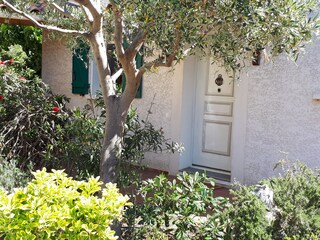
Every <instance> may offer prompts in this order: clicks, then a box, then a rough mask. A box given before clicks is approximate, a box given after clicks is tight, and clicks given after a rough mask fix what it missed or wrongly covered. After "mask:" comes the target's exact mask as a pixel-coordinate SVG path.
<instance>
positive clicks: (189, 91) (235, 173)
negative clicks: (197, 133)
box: [169, 56, 248, 183]
mask: <svg viewBox="0 0 320 240" xmlns="http://www.w3.org/2000/svg"><path fill="white" fill-rule="evenodd" d="M198 61H199V60H198V58H197V57H196V56H192V57H188V58H187V59H186V60H185V61H184V62H182V63H181V64H179V65H178V66H177V67H176V68H175V72H174V78H173V79H174V83H173V99H172V103H173V104H172V117H171V129H172V139H174V140H175V141H178V142H179V141H180V142H181V143H183V145H184V147H185V151H184V152H183V153H182V154H181V155H173V156H172V158H171V159H170V163H169V174H171V175H175V174H177V173H178V172H179V170H181V169H184V168H187V167H190V166H192V156H193V152H192V151H193V147H192V146H193V139H194V136H193V124H194V120H195V102H196V101H195V99H196V86H197V84H196V73H197V72H196V70H197V65H198ZM247 92H248V81H247V80H245V81H241V76H240V80H236V82H235V83H234V98H235V101H234V105H233V123H232V128H233V129H232V137H231V155H232V160H231V181H232V182H233V181H238V182H240V183H243V182H244V177H245V176H244V168H245V142H246V122H247Z"/></svg>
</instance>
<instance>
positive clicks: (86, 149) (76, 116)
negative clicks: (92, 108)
mask: <svg viewBox="0 0 320 240" xmlns="http://www.w3.org/2000/svg"><path fill="white" fill-rule="evenodd" d="M11 59H12V60H11ZM27 59H28V58H27V56H26V54H25V53H24V52H23V50H22V48H21V46H18V45H16V46H11V47H10V48H9V51H2V52H1V55H0V60H1V64H0V79H1V80H0V96H1V97H0V98H1V100H0V145H1V148H0V154H1V155H3V156H4V157H5V159H6V160H8V161H9V160H11V159H16V160H17V161H18V165H19V167H22V168H24V169H26V168H27V166H28V165H29V164H30V163H32V165H33V167H34V169H41V168H42V167H47V168H48V169H51V168H59V169H61V168H64V169H66V172H67V173H68V174H69V175H72V176H74V177H77V178H85V177H87V176H88V175H92V174H95V175H97V173H98V166H99V165H98V164H97V163H98V162H99V155H100V150H101V144H100V140H101V138H102V132H103V126H102V124H101V123H100V122H99V121H98V120H97V119H93V118H91V117H90V116H89V115H88V114H87V113H85V112H83V111H80V110H73V111H71V110H68V109H67V108H66V106H65V104H66V103H67V101H68V99H66V98H65V97H64V96H59V95H54V94H52V93H51V91H50V89H49V87H48V86H47V85H46V84H44V83H43V82H42V81H41V79H39V77H37V76H36V75H35V73H34V71H33V70H31V69H29V68H28V67H26V65H25V63H26V60H27Z"/></svg>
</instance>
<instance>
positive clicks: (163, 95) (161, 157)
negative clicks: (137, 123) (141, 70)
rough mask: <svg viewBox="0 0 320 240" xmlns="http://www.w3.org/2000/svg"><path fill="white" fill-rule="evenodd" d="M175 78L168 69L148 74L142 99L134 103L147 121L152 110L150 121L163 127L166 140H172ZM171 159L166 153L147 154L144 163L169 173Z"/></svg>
mask: <svg viewBox="0 0 320 240" xmlns="http://www.w3.org/2000/svg"><path fill="white" fill-rule="evenodd" d="M173 76H174V73H173V72H172V71H170V69H168V68H162V69H160V70H159V72H157V73H147V74H146V75H145V76H144V80H143V92H142V98H141V99H136V100H135V101H134V103H133V107H136V108H137V110H138V113H139V116H140V118H141V119H146V117H147V115H148V112H149V109H150V108H151V113H150V114H149V116H148V120H149V121H150V122H151V123H152V124H153V125H154V126H155V127H156V128H161V127H162V128H163V131H164V134H165V136H166V138H172V133H171V131H172V129H171V116H172V111H171V109H172V104H173V102H172V101H173V99H172V96H173V90H172V89H173V81H174V79H173ZM171 140H176V139H171ZM171 157H172V156H171V154H169V153H166V152H163V153H161V154H154V153H147V154H146V157H145V161H144V163H145V164H146V165H147V166H149V167H152V168H156V169H160V170H164V171H169V165H170V159H171Z"/></svg>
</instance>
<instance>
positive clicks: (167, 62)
mask: <svg viewBox="0 0 320 240" xmlns="http://www.w3.org/2000/svg"><path fill="white" fill-rule="evenodd" d="M175 37H176V38H175V41H174V43H173V47H172V54H170V55H167V56H166V57H165V58H164V57H159V58H157V59H155V60H153V61H151V62H149V63H146V64H144V65H143V66H142V67H141V68H140V69H139V70H138V72H137V73H136V80H137V81H139V80H140V79H141V78H142V76H143V74H144V73H145V72H146V71H147V70H150V69H152V68H158V67H172V66H173V62H174V60H175V59H176V55H177V54H178V51H179V47H180V40H181V36H180V32H179V30H178V29H177V30H176V31H175Z"/></svg>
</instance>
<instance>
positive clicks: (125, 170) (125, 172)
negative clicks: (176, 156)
mask: <svg viewBox="0 0 320 240" xmlns="http://www.w3.org/2000/svg"><path fill="white" fill-rule="evenodd" d="M95 106H96V107H98V108H99V110H100V112H101V116H100V118H101V119H102V121H104V119H105V117H106V115H105V108H104V102H103V98H102V95H101V93H98V94H97V98H96V99H95ZM151 106H152V104H151ZM150 113H151V107H150V109H149V111H148V114H147V117H146V119H145V120H141V119H140V117H139V115H138V113H137V110H136V109H134V108H130V109H129V110H128V114H127V118H126V122H125V124H124V133H123V139H122V142H121V144H120V145H119V146H118V148H120V151H119V154H118V156H117V158H118V166H117V168H118V171H117V183H118V184H119V186H121V187H127V186H131V185H132V184H133V183H137V184H139V182H140V170H142V169H143V168H144V166H143V164H142V160H143V159H144V157H145V154H146V152H155V153H157V152H162V151H167V152H171V153H175V152H179V153H181V152H182V151H183V150H184V148H183V146H182V145H181V144H178V143H176V142H174V141H170V140H169V139H166V138H165V135H164V131H163V129H162V128H159V129H157V128H155V127H154V125H153V124H152V123H151V122H150V121H149V120H148V118H149V114H150Z"/></svg>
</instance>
